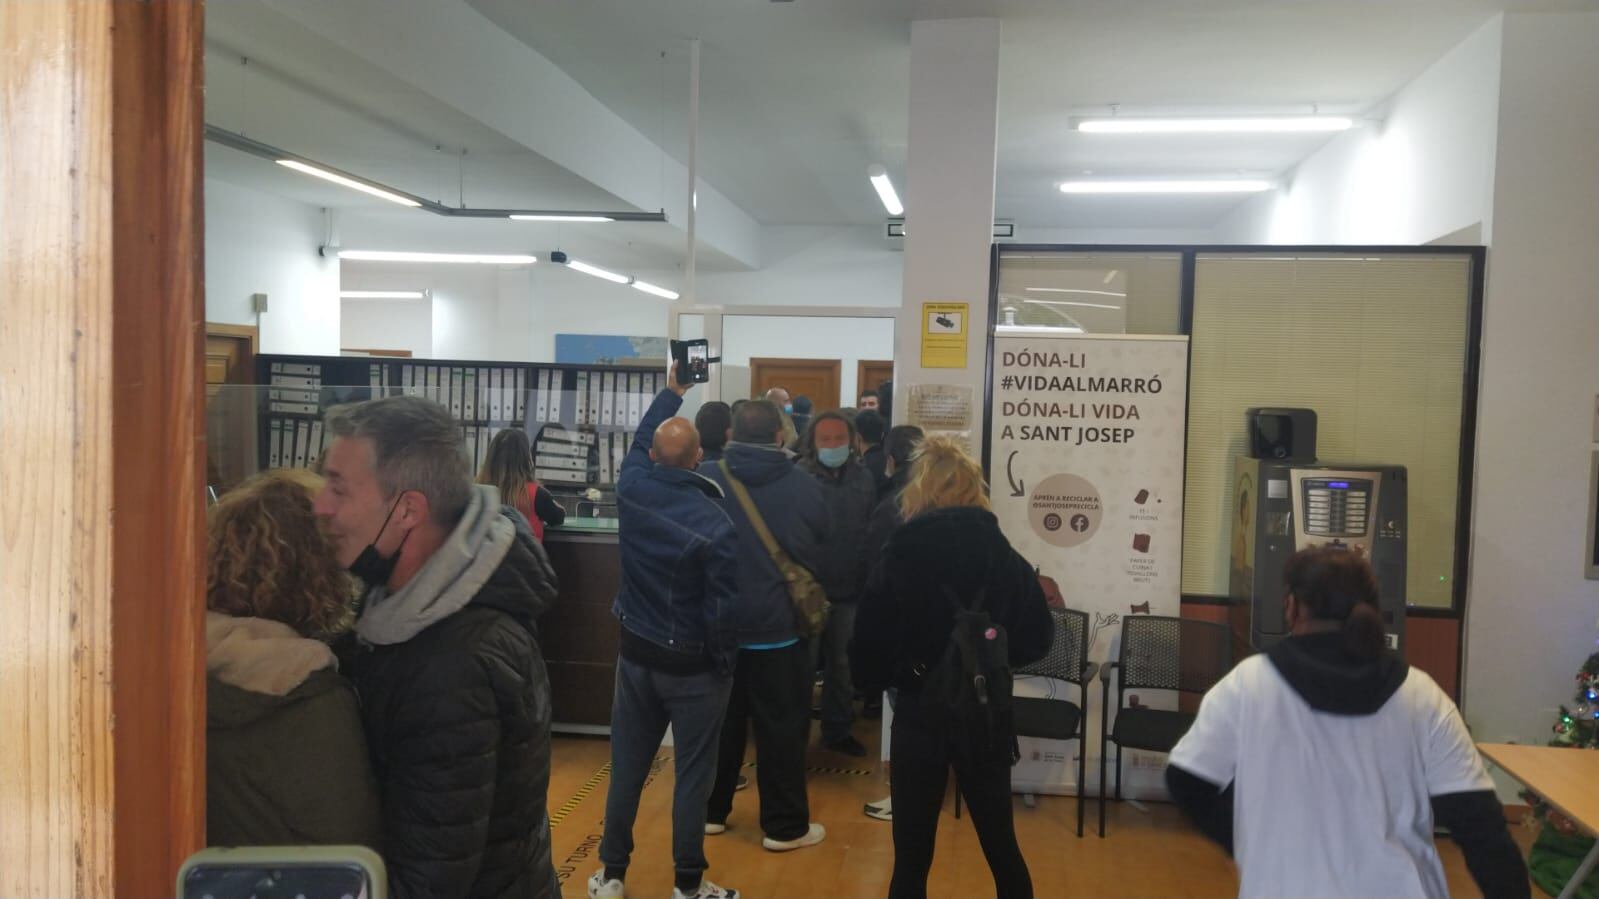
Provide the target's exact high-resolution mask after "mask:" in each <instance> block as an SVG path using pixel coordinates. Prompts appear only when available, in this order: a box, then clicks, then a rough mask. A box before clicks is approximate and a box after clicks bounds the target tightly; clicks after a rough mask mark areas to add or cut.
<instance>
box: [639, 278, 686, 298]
mask: <svg viewBox="0 0 1599 899" xmlns="http://www.w3.org/2000/svg"><path fill="white" fill-rule="evenodd" d="M629 286H631V287H632V288H633V289H634V290H642V291H644V292H645V293H647V294H651V295H654V296H658V297H663V298H665V299H668V300H675V299H677V298H678V297H679V296H681V294H679V293H678V292H677V291H675V290H668V289H667V288H665V287H657V286H656V285H654V284H651V283H650V282H648V281H640V280H639V279H637V278H634V279H633V280H632V281H631V282H629Z"/></svg>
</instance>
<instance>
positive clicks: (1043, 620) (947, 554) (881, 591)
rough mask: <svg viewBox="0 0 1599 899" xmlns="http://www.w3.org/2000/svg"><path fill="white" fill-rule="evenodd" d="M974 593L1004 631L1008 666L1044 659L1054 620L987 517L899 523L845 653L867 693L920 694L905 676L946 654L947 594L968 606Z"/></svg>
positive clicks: (967, 513)
mask: <svg viewBox="0 0 1599 899" xmlns="http://www.w3.org/2000/svg"><path fill="white" fill-rule="evenodd" d="M979 590H982V591H983V594H984V605H985V608H987V610H988V613H989V615H990V616H991V618H992V619H993V621H994V622H995V623H996V624H999V625H1001V626H1003V627H1004V628H1005V634H1006V638H1007V640H1008V644H1009V648H1010V663H1011V665H1012V666H1016V665H1025V664H1027V663H1029V662H1034V661H1037V660H1038V659H1041V658H1043V656H1044V653H1046V652H1048V651H1049V644H1050V639H1051V637H1052V636H1053V634H1054V628H1055V620H1054V619H1053V618H1051V617H1050V614H1049V606H1048V605H1047V604H1046V603H1045V601H1044V591H1043V589H1042V588H1041V587H1039V585H1038V577H1037V575H1036V574H1035V573H1034V571H1033V566H1032V565H1030V564H1028V562H1027V560H1026V559H1024V558H1022V557H1021V555H1020V554H1019V553H1017V552H1016V550H1014V549H1012V548H1011V545H1010V542H1009V541H1008V540H1006V539H1005V535H1004V533H1002V532H1001V531H1000V529H999V522H998V521H997V520H996V519H995V518H994V515H993V513H991V512H987V511H985V510H983V509H978V508H975V507H958V508H951V509H937V510H935V511H932V512H924V513H922V514H921V515H918V516H917V517H915V518H913V519H911V520H910V521H908V522H906V523H905V524H903V525H901V526H900V527H899V528H898V529H897V530H895V531H894V532H893V536H891V537H890V538H889V540H888V546H887V547H885V548H884V550H883V556H882V561H881V564H879V565H878V566H877V567H876V568H874V569H873V571H872V579H871V583H870V585H869V586H868V587H867V590H866V594H865V596H864V597H863V598H862V599H861V606H860V611H858V612H857V613H856V618H855V639H854V640H853V641H852V642H851V644H850V653H849V657H850V670H851V673H852V674H853V675H854V680H855V685H856V686H857V687H858V688H859V689H861V690H864V691H866V692H868V693H872V692H876V691H879V690H882V689H885V688H887V687H897V688H899V689H900V690H901V691H903V692H910V693H918V692H920V691H921V682H920V680H919V679H918V678H916V677H914V676H913V675H911V674H910V672H911V669H912V668H913V666H914V665H915V664H917V663H920V664H921V665H923V666H925V667H932V666H933V665H934V664H935V663H937V662H938V660H939V658H940V657H941V656H943V654H944V649H945V647H946V646H948V644H949V634H950V629H951V628H953V627H954V624H955V616H954V611H953V609H952V608H951V598H950V595H951V594H953V597H954V601H956V602H959V603H960V604H961V605H962V606H963V607H966V608H970V607H971V605H972V603H973V601H974V600H976V598H977V594H978V591H979Z"/></svg>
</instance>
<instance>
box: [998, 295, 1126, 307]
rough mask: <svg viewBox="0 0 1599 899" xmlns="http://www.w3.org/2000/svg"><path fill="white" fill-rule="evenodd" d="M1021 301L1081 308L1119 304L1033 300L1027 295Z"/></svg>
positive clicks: (1040, 304)
mask: <svg viewBox="0 0 1599 899" xmlns="http://www.w3.org/2000/svg"><path fill="white" fill-rule="evenodd" d="M1022 302H1023V303H1035V304H1037V305H1039V306H1076V307H1078V308H1081V309H1120V308H1121V307H1120V306H1107V305H1105V304H1104V303H1074V302H1072V301H1071V300H1035V299H1033V298H1032V297H1028V298H1026V299H1024V300H1022Z"/></svg>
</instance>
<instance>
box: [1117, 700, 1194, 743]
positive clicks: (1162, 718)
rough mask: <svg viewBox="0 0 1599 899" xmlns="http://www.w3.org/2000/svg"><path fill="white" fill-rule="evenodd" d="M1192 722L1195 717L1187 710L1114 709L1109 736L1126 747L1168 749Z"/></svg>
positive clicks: (1180, 737)
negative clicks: (1114, 716) (1114, 722)
mask: <svg viewBox="0 0 1599 899" xmlns="http://www.w3.org/2000/svg"><path fill="white" fill-rule="evenodd" d="M1193 724H1194V716H1193V715H1190V714H1188V713H1186V712H1167V711H1161V710H1159V709H1141V708H1125V709H1122V710H1121V711H1119V712H1117V714H1116V725H1115V727H1113V728H1112V729H1111V737H1110V738H1111V739H1112V740H1115V741H1116V743H1117V745H1119V746H1122V747H1124V748H1127V749H1142V750H1145V751H1146V752H1170V751H1171V749H1172V747H1173V746H1176V745H1177V741H1178V740H1181V739H1182V738H1183V734H1185V733H1188V728H1190V727H1192V726H1193Z"/></svg>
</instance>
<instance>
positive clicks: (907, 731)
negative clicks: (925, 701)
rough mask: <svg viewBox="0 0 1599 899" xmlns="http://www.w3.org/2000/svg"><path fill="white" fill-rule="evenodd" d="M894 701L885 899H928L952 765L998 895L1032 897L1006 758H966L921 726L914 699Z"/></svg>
mask: <svg viewBox="0 0 1599 899" xmlns="http://www.w3.org/2000/svg"><path fill="white" fill-rule="evenodd" d="M897 699H898V701H897V702H896V703H895V705H894V731H893V735H892V736H891V737H890V742H889V746H890V752H889V754H890V756H892V758H893V765H892V766H891V767H890V768H889V791H890V795H892V796H893V799H894V876H893V879H892V880H891V881H890V882H889V887H888V895H889V899H924V897H926V896H927V872H928V871H929V870H930V869H931V868H932V866H933V843H934V840H935V838H936V837H937V835H938V815H939V812H940V810H941V809H942V808H943V806H944V788H945V785H946V784H947V783H948V781H949V769H950V768H952V767H953V768H954V769H955V784H956V787H957V789H959V790H960V791H961V795H962V796H963V797H965V799H966V807H967V810H968V811H969V812H970V814H971V817H972V827H973V828H974V829H975V830H976V831H977V841H978V842H979V843H980V844H981V845H982V847H983V857H984V858H986V859H987V860H988V868H989V870H990V871H991V872H993V875H994V890H995V893H996V895H998V896H1002V897H1004V899H1031V897H1032V895H1033V881H1032V878H1031V876H1030V875H1029V874H1028V873H1027V862H1026V861H1025V860H1023V859H1022V851H1021V848H1020V847H1018V846H1017V845H1016V828H1015V822H1014V820H1013V819H1012V816H1011V793H1010V759H1009V758H1008V757H1007V756H1006V755H1004V754H1000V753H990V754H988V755H986V756H983V757H980V758H969V757H965V756H964V755H963V753H961V752H959V751H957V750H956V749H955V747H953V746H952V745H951V743H950V741H949V740H948V739H947V738H946V736H945V735H944V734H943V733H941V732H939V731H938V730H937V729H936V728H934V727H932V726H931V725H930V724H929V722H927V720H926V718H925V717H924V713H923V712H922V710H921V697H920V696H917V695H914V694H901V695H900V696H899V697H897Z"/></svg>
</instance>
